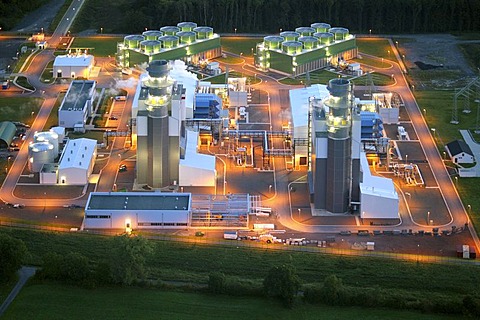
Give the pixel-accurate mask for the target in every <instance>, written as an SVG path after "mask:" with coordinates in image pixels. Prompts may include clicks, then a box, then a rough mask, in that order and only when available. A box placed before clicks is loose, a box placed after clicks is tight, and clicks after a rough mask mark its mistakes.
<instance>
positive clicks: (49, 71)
mask: <svg viewBox="0 0 480 320" xmlns="http://www.w3.org/2000/svg"><path fill="white" fill-rule="evenodd" d="M53 62H54V61H53V60H52V61H50V62H49V63H48V64H47V65H46V66H45V69H43V72H42V75H41V76H40V81H42V82H46V83H51V82H52V81H53Z"/></svg>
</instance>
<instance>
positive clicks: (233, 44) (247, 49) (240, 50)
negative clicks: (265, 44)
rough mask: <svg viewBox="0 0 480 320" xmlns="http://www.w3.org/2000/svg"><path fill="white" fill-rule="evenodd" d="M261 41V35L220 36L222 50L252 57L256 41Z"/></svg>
mask: <svg viewBox="0 0 480 320" xmlns="http://www.w3.org/2000/svg"><path fill="white" fill-rule="evenodd" d="M262 41H263V38H261V37H260V38H247V37H222V50H223V51H227V52H231V53H235V54H243V55H244V56H246V57H253V53H254V52H255V48H256V46H257V43H259V42H262ZM252 49H253V51H252Z"/></svg>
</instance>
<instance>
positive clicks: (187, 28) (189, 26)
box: [177, 22, 197, 31]
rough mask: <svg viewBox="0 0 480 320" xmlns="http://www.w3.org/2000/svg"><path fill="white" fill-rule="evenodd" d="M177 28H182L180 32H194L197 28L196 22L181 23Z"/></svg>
mask: <svg viewBox="0 0 480 320" xmlns="http://www.w3.org/2000/svg"><path fill="white" fill-rule="evenodd" d="M177 27H179V28H180V31H193V29H195V28H196V27H197V24H196V23H195V22H180V23H177Z"/></svg>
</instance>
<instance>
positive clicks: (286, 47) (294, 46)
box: [282, 41, 303, 54]
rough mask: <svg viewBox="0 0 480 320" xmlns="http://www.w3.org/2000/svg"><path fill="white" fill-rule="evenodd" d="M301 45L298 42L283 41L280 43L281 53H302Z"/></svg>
mask: <svg viewBox="0 0 480 320" xmlns="http://www.w3.org/2000/svg"><path fill="white" fill-rule="evenodd" d="M302 47H303V44H302V43H301V42H300V41H285V42H284V43H282V49H283V52H286V53H288V54H297V53H300V52H302Z"/></svg>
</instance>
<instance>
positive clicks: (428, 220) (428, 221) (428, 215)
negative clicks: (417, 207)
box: [427, 211, 430, 226]
mask: <svg viewBox="0 0 480 320" xmlns="http://www.w3.org/2000/svg"><path fill="white" fill-rule="evenodd" d="M429 225H430V211H428V212H427V226H429Z"/></svg>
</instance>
